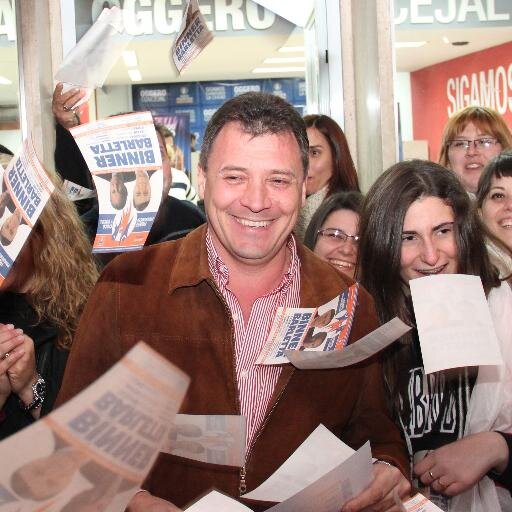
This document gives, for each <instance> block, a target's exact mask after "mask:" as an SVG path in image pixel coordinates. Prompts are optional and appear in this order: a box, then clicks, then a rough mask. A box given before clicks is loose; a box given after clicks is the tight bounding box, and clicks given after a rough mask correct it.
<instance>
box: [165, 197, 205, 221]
mask: <svg viewBox="0 0 512 512" xmlns="http://www.w3.org/2000/svg"><path fill="white" fill-rule="evenodd" d="M164 202H165V203H166V208H167V209H169V210H171V211H172V212H173V213H175V214H178V215H179V214H180V213H181V214H182V215H187V216H188V217H190V218H191V219H193V220H195V221H197V223H198V224H197V225H198V226H199V225H200V224H203V222H205V221H206V217H205V215H204V213H203V211H202V210H201V209H200V208H199V207H198V206H196V205H195V204H193V203H191V202H190V201H184V200H182V199H177V198H176V197H173V196H167V197H166V198H165V199H164Z"/></svg>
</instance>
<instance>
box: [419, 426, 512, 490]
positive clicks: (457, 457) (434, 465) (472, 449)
mask: <svg viewBox="0 0 512 512" xmlns="http://www.w3.org/2000/svg"><path fill="white" fill-rule="evenodd" d="M508 459H509V453H508V446H507V443H506V442H505V440H504V439H503V437H502V436H501V435H500V434H497V433H496V432H481V433H479V434H473V435H471V436H468V437H464V438H462V439H459V440H458V441H455V442H453V443H449V444H447V445H445V446H442V447H441V448H437V449H436V450H433V451H431V452H429V453H428V455H427V456H426V457H425V458H424V459H423V460H421V461H420V462H418V463H417V464H416V465H415V466H414V472H415V473H416V475H418V477H419V478H420V480H421V481H422V482H423V483H424V484H426V485H430V486H431V487H432V488H433V489H434V490H435V491H436V492H440V493H443V494H446V495H447V496H456V495H457V494H460V493H461V492H463V491H466V490H467V489H469V488H470V487H472V486H473V485H475V484H476V483H477V482H478V481H480V480H481V478H482V477H483V476H484V475H485V474H486V473H487V472H488V471H489V470H491V469H496V470H497V471H498V472H501V471H503V470H504V469H505V467H506V465H507V463H508Z"/></svg>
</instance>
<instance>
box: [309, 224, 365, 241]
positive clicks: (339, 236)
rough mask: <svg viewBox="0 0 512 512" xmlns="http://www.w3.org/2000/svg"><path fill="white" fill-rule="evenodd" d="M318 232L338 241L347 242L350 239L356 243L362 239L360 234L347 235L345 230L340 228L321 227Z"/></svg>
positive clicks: (328, 238)
mask: <svg viewBox="0 0 512 512" xmlns="http://www.w3.org/2000/svg"><path fill="white" fill-rule="evenodd" d="M316 234H317V235H320V236H323V237H325V238H326V239H327V240H331V241H337V242H347V241H348V240H350V241H351V242H352V243H354V244H357V243H359V239H360V236H359V235H347V233H345V231H343V230H342V229H338V228H325V229H319V230H318V231H317V232H316Z"/></svg>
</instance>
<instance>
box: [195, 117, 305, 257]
mask: <svg viewBox="0 0 512 512" xmlns="http://www.w3.org/2000/svg"><path fill="white" fill-rule="evenodd" d="M199 187H200V192H201V193H202V194H203V196H204V202H205V209H206V214H207V217H208V224H209V227H210V230H211V233H212V237H213V240H214V243H215V246H216V248H217V250H218V251H219V254H220V255H221V257H222V258H223V260H224V261H225V263H226V264H228V262H229V261H231V262H233V261H236V262H237V263H243V264H246V265H262V264H267V263H269V262H270V261H271V260H272V259H273V258H274V257H275V256H276V255H277V254H278V253H280V252H281V251H285V245H286V239H287V238H288V235H289V234H290V233H291V231H292V229H293V227H294V225H295V222H296V220H297V216H298V213H299V209H300V207H301V206H302V205H303V203H304V199H305V181H304V173H303V169H302V161H301V157H300V150H299V145H298V144H297V141H296V140H295V138H294V137H293V135H292V133H291V132H286V133H281V134H278V135H272V134H267V135H261V136H258V137H252V136H251V135H249V134H246V133H244V132H243V131H242V130H241V128H240V126H239V125H238V124H237V123H228V124H227V125H226V126H224V128H222V130H221V131H220V132H219V134H218V136H217V138H216V139H215V142H214V144H213V147H212V150H211V153H210V156H209V158H208V169H202V168H199Z"/></svg>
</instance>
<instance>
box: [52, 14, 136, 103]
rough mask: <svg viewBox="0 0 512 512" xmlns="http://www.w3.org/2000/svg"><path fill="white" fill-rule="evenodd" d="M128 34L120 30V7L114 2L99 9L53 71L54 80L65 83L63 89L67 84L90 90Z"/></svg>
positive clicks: (117, 54)
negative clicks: (98, 13) (90, 25)
mask: <svg viewBox="0 0 512 512" xmlns="http://www.w3.org/2000/svg"><path fill="white" fill-rule="evenodd" d="M132 37H133V36H131V35H129V34H128V33H127V32H126V31H125V30H124V24H123V12H122V11H121V9H119V8H118V7H116V6H114V7H111V8H110V9H107V8H106V9H103V11H102V13H101V14H100V16H99V17H98V19H97V20H96V21H95V22H94V24H93V25H92V27H91V28H90V29H89V30H88V31H87V32H86V33H85V34H84V35H83V37H82V38H81V39H80V41H78V42H77V44H76V45H75V46H74V47H73V49H72V50H71V51H70V52H69V53H68V54H67V55H66V57H65V58H64V61H63V63H62V64H61V66H60V67H59V69H58V71H57V73H56V74H55V80H58V81H59V82H64V83H65V84H68V87H66V88H65V89H64V90H63V92H66V90H68V89H69V88H70V87H71V86H79V87H83V88H86V89H90V90H92V89H95V88H96V87H101V86H102V85H103V83H104V82H105V80H106V78H107V75H108V74H109V72H110V70H111V69H112V67H113V66H114V64H115V63H116V62H117V60H118V59H119V58H120V57H121V54H122V52H123V50H124V49H125V48H126V46H128V43H129V42H130V41H131V39H132ZM85 100H86V99H84V100H82V101H81V102H80V103H83V102H84V101H85ZM76 106H78V105H74V107H76Z"/></svg>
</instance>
